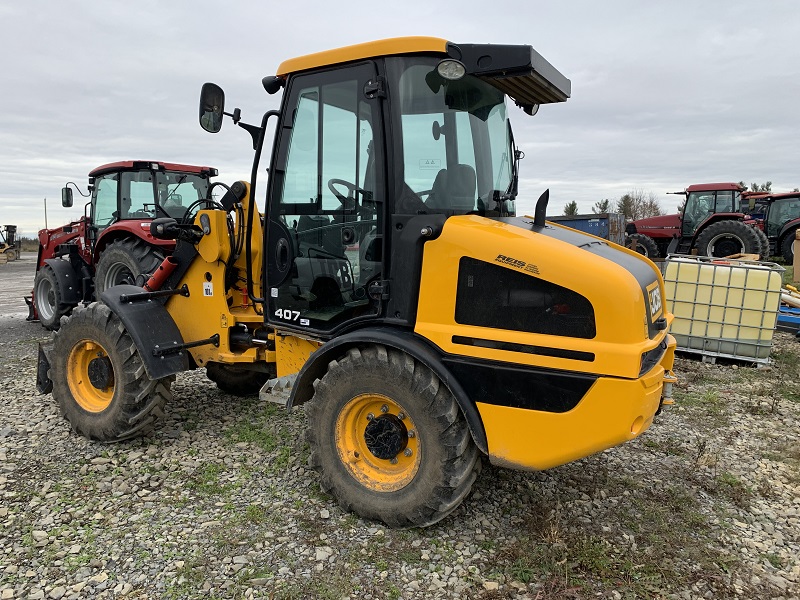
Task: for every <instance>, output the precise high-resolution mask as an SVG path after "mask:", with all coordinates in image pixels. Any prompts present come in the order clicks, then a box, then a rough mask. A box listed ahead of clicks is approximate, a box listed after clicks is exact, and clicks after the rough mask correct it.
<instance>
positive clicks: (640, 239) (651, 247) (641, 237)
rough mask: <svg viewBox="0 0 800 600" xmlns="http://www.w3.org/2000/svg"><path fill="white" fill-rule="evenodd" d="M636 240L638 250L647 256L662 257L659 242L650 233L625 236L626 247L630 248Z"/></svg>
mask: <svg viewBox="0 0 800 600" xmlns="http://www.w3.org/2000/svg"><path fill="white" fill-rule="evenodd" d="M634 240H636V252H638V253H639V254H641V255H643V256H646V257H647V258H660V257H661V253H660V252H659V251H658V244H656V241H655V240H654V239H653V238H651V237H650V236H649V235H645V234H643V233H632V234H630V235H626V236H625V247H626V248H630V247H631V242H632V241H634Z"/></svg>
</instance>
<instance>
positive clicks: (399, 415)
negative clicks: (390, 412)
mask: <svg viewBox="0 0 800 600" xmlns="http://www.w3.org/2000/svg"><path fill="white" fill-rule="evenodd" d="M397 418H398V419H400V420H401V421H402V420H403V419H405V418H406V413H404V412H399V413H397Z"/></svg>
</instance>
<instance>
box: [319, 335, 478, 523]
mask: <svg viewBox="0 0 800 600" xmlns="http://www.w3.org/2000/svg"><path fill="white" fill-rule="evenodd" d="M306 438H307V440H308V442H309V444H310V446H311V459H310V463H311V466H312V467H313V468H314V469H315V470H317V471H319V473H320V485H321V487H322V489H323V490H324V491H325V492H328V493H331V494H332V495H333V496H335V497H336V499H337V500H338V501H339V505H340V506H341V507H342V508H344V509H345V510H352V511H354V512H356V513H357V514H359V515H361V516H362V517H365V518H367V519H377V520H381V521H383V522H384V523H386V524H387V525H389V526H390V527H422V526H425V525H431V524H433V523H436V522H437V521H439V520H441V519H443V518H444V517H446V516H447V515H448V514H450V513H451V512H452V511H453V510H455V508H456V507H457V506H458V505H459V504H460V503H461V501H462V500H463V499H464V498H465V497H466V496H467V494H468V493H469V491H470V489H471V488H472V484H473V482H474V481H475V478H476V477H477V475H478V473H479V472H480V467H481V462H480V460H479V452H478V448H477V447H476V446H475V444H474V443H473V441H472V437H471V435H470V431H469V427H468V426H467V423H466V421H465V419H464V416H463V415H462V413H461V410H460V409H459V407H458V404H457V403H456V401H455V398H453V395H452V394H451V393H450V391H449V390H448V389H447V388H446V387H445V386H444V384H443V383H442V382H441V381H440V380H439V379H438V378H437V377H436V375H434V374H433V373H432V372H431V371H430V369H428V368H427V367H425V366H424V365H422V364H421V363H419V362H417V361H415V360H414V359H413V358H411V357H410V356H408V355H407V354H404V353H403V352H400V351H398V350H394V349H387V348H385V347H384V346H379V345H372V346H367V347H365V348H363V349H361V350H358V349H350V350H349V351H348V353H347V355H346V356H344V357H343V358H342V359H341V360H339V361H335V360H334V361H331V363H330V364H329V365H328V371H327V373H326V374H325V376H324V377H323V378H322V379H320V380H318V381H317V382H316V383H315V391H314V397H313V398H312V401H311V403H310V404H309V408H308V429H307V432H306Z"/></svg>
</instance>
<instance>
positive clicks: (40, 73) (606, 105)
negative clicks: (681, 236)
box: [0, 0, 800, 236]
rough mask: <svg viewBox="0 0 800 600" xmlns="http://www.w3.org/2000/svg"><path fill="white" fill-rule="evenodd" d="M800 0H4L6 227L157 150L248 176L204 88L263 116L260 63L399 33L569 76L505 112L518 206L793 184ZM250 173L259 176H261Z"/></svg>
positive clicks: (0, 208) (1, 154) (267, 67)
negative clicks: (557, 97) (510, 53)
mask: <svg viewBox="0 0 800 600" xmlns="http://www.w3.org/2000/svg"><path fill="white" fill-rule="evenodd" d="M798 31H800V3H798V2H796V1H794V0H770V1H768V2H736V1H732V0H729V1H704V2H698V1H696V0H695V1H691V2H690V1H684V0H672V1H670V2H642V1H614V0H606V1H603V2H600V1H594V2H591V1H580V2H570V1H566V0H562V1H558V2H556V1H540V0H526V1H525V2H519V1H516V2H510V1H506V0H493V1H491V2H487V1H485V0H482V1H476V0H462V1H461V2H458V3H445V4H443V3H441V2H432V1H431V0H424V1H420V0H405V1H404V2H396V3H384V2H378V3H376V2H369V3H368V2H364V1H351V2H347V3H333V2H330V1H324V2H322V1H317V0H305V1H301V2H287V3H272V2H269V3H268V2H255V1H253V2H236V1H230V2H226V3H222V2H214V3H212V2H207V1H206V0H192V1H183V0H172V1H170V2H164V1H161V2H157V1H155V0H139V1H137V2H113V1H110V0H106V1H102V2H101V1H99V0H94V1H89V0H83V1H81V0H70V1H68V2H65V1H63V0H41V1H37V0H29V1H27V2H20V1H18V0H0V66H2V70H1V71H0V72H1V73H2V78H3V85H2V91H1V92H0V102H2V112H3V118H2V122H1V123H0V177H1V178H2V185H1V187H0V224H9V223H13V224H17V225H19V226H20V228H21V229H22V232H23V234H24V235H28V236H32V235H35V233H36V231H37V230H38V229H40V228H41V227H43V226H44V202H43V199H44V198H47V209H48V225H49V226H50V227H54V226H57V225H60V224H63V223H65V222H66V221H67V220H69V219H70V218H75V217H77V216H79V215H80V214H82V210H81V208H80V207H79V208H73V209H70V210H67V209H62V208H61V206H60V189H61V187H62V186H63V185H64V184H65V183H66V182H67V181H74V182H76V183H78V184H79V185H80V187H81V188H82V189H83V190H84V191H85V189H86V183H87V177H86V175H87V174H88V172H89V171H90V170H91V169H92V168H94V167H96V166H98V165H101V164H104V163H107V162H113V161H116V160H126V159H152V160H164V161H172V162H184V163H192V164H203V165H209V166H214V167H217V168H218V169H219V170H220V178H221V180H222V181H225V182H228V183H231V182H233V181H235V180H237V179H249V172H250V165H251V161H252V149H251V146H250V141H249V136H248V135H247V134H246V133H245V132H244V131H242V130H240V129H238V128H235V127H232V126H231V123H230V122H229V121H228V122H227V123H226V127H225V128H224V129H223V131H222V132H221V133H220V134H217V135H210V134H207V133H205V132H204V131H202V130H201V129H200V126H199V125H198V124H197V102H198V96H199V91H200V87H201V85H202V84H203V83H204V82H205V81H214V82H216V83H219V84H220V85H222V87H223V88H224V89H225V91H226V95H227V104H228V106H230V107H233V106H238V107H240V108H241V109H242V112H243V116H244V119H245V120H247V121H250V122H259V121H260V118H261V115H262V114H263V112H264V111H265V110H267V109H270V108H277V97H276V96H272V97H270V96H267V95H266V93H265V92H264V90H263V88H262V87H261V78H262V77H263V76H264V75H270V74H274V73H275V70H276V68H277V67H278V65H279V63H280V62H282V61H283V60H284V59H287V58H291V57H294V56H298V55H302V54H307V53H310V52H316V51H320V50H325V49H329V48H334V47H339V46H344V45H348V44H352V43H358V42H365V41H370V40H373V39H380V38H385V37H394V36H401V35H432V36H436V37H442V38H446V39H449V40H452V41H454V42H461V43H514V44H530V45H532V46H533V47H534V48H535V49H536V50H537V51H538V52H539V53H540V54H542V55H543V56H544V57H545V58H546V59H548V60H549V61H550V62H551V63H552V64H553V65H554V66H555V67H556V68H557V69H559V70H560V71H561V72H562V73H564V74H565V75H566V76H567V77H568V78H569V79H570V80H571V81H572V98H571V99H570V100H569V101H568V102H566V103H565V104H557V105H548V106H544V107H542V109H541V110H540V111H539V114H538V115H536V116H535V117H533V118H530V117H527V116H526V115H524V114H522V113H521V111H519V110H518V109H516V108H513V109H512V111H511V114H512V122H513V124H514V127H515V136H516V139H517V143H518V145H519V146H520V147H521V148H522V149H523V150H524V151H525V154H526V158H525V159H524V160H523V161H522V164H521V171H522V175H521V185H520V192H521V194H520V198H519V200H520V201H519V203H518V212H530V211H531V210H532V207H533V203H534V202H535V200H536V198H537V197H538V196H539V194H540V193H541V192H542V191H543V190H544V189H545V188H550V198H551V200H550V209H549V211H548V214H551V215H552V214H561V212H562V210H563V206H564V204H565V203H566V202H568V201H570V200H575V201H577V202H578V208H579V210H580V211H581V212H584V213H586V212H590V209H591V207H592V205H593V204H594V202H596V201H597V200H601V199H603V198H610V199H612V200H616V199H617V198H619V196H621V195H622V194H624V193H625V192H627V191H629V190H631V189H634V188H636V189H641V190H644V191H645V192H653V193H654V194H655V195H656V197H657V198H658V199H659V200H660V201H661V203H662V205H663V206H664V207H665V208H668V209H674V208H675V206H676V205H677V202H678V199H679V198H678V197H677V196H668V195H666V192H668V191H676V190H680V189H682V188H684V187H685V186H687V185H689V184H692V183H704V182H711V181H740V180H744V181H745V182H746V183H751V182H759V183H762V182H764V181H767V180H770V181H772V182H773V190H777V191H784V190H787V191H788V190H791V189H793V188H794V187H797V186H800V172H798V161H797V158H798V156H797V154H798V153H797V150H796V144H797V140H798V137H799V136H798V134H800V116H799V111H798V109H797V104H798V99H800V60H799V59H800V49H799V48H800V44H798V41H797V38H798ZM262 189H263V188H262Z"/></svg>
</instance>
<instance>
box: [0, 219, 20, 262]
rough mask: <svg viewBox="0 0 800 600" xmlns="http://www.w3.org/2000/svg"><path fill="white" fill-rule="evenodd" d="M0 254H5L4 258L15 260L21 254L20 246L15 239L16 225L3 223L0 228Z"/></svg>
mask: <svg viewBox="0 0 800 600" xmlns="http://www.w3.org/2000/svg"><path fill="white" fill-rule="evenodd" d="M0 254H3V255H5V257H6V260H8V261H12V260H17V259H18V258H20V257H21V256H22V248H20V245H19V242H18V241H17V226H16V225H4V226H3V228H2V229H0Z"/></svg>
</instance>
